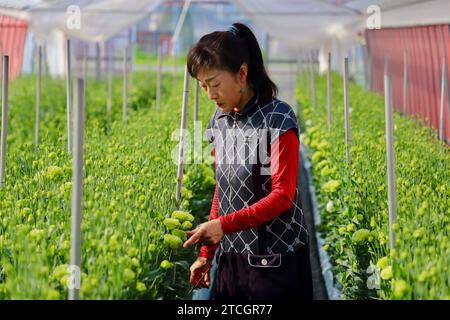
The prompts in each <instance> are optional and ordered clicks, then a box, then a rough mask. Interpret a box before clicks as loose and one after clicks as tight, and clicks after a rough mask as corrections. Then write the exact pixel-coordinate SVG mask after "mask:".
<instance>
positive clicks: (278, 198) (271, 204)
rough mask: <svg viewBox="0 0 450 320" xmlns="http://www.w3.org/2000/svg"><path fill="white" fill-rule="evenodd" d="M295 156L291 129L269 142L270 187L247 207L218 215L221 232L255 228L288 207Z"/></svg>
mask: <svg viewBox="0 0 450 320" xmlns="http://www.w3.org/2000/svg"><path fill="white" fill-rule="evenodd" d="M276 150H278V151H279V152H278V154H279V157H276V156H274V155H276V153H277V152H276ZM298 156H299V141H298V137H297V134H296V132H295V129H290V130H288V131H287V132H286V133H284V134H282V135H281V136H280V137H279V138H278V139H277V140H275V141H274V142H273V143H272V145H271V162H270V174H271V178H272V191H271V192H270V193H269V194H268V195H267V196H266V197H264V198H262V199H261V200H259V201H258V202H256V203H254V204H252V205H251V206H249V207H248V208H243V209H241V210H238V211H235V212H233V213H231V214H228V215H225V216H221V217H220V218H219V219H220V222H221V224H222V230H223V232H224V233H225V234H228V233H232V232H238V231H242V230H248V229H252V228H256V227H258V226H260V225H262V224H264V223H266V222H268V221H270V220H272V219H273V218H275V217H276V216H278V215H280V214H281V213H283V212H285V211H287V210H288V209H290V208H291V207H292V205H293V200H294V197H295V188H296V185H297V175H298ZM277 160H278V161H277Z"/></svg>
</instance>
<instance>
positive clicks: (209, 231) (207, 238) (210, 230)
mask: <svg viewBox="0 0 450 320" xmlns="http://www.w3.org/2000/svg"><path fill="white" fill-rule="evenodd" d="M186 234H187V236H188V237H189V239H188V240H187V241H186V242H185V243H184V244H183V247H184V248H187V247H188V246H190V245H192V244H196V243H199V242H200V243H202V244H204V245H215V244H218V243H219V242H220V240H222V237H223V230H222V224H221V223H220V220H219V219H214V220H211V221H208V222H205V223H202V224H200V225H199V226H198V227H197V228H195V229H194V230H192V231H188V232H187V233H186Z"/></svg>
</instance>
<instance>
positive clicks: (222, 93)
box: [197, 64, 247, 112]
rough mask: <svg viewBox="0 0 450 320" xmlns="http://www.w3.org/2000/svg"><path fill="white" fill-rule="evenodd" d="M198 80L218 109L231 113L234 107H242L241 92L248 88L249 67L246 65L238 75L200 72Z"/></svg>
mask: <svg viewBox="0 0 450 320" xmlns="http://www.w3.org/2000/svg"><path fill="white" fill-rule="evenodd" d="M197 79H198V81H199V83H200V85H201V87H202V88H203V89H204V90H205V92H206V93H207V95H208V98H209V99H210V100H213V101H214V102H215V103H216V105H217V107H219V108H220V109H221V110H222V111H223V112H231V111H233V108H234V107H240V106H238V104H239V103H240V101H241V96H242V93H241V92H240V90H241V89H242V88H246V79H247V66H246V65H245V64H244V65H243V66H242V67H241V69H240V70H239V72H238V73H237V74H233V73H231V72H229V71H224V70H218V69H204V70H200V72H199V73H198V74H197Z"/></svg>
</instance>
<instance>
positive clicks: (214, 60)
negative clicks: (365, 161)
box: [184, 23, 312, 300]
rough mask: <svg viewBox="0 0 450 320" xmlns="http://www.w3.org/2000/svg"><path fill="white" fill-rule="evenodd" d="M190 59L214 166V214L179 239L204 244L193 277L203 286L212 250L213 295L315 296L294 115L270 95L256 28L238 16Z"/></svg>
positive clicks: (206, 284)
mask: <svg viewBox="0 0 450 320" xmlns="http://www.w3.org/2000/svg"><path fill="white" fill-rule="evenodd" d="M187 65H188V71H189V73H190V75H191V76H192V77H195V78H196V79H197V80H198V81H199V82H200V84H201V86H202V88H203V89H204V90H205V91H206V92H207V94H208V97H209V98H210V99H211V100H214V102H215V103H216V105H217V109H216V111H215V114H214V115H213V117H212V118H211V120H210V122H209V124H208V128H207V131H206V137H207V138H208V140H209V142H210V143H213V144H214V156H215V168H216V188H215V192H214V198H213V204H212V208H211V212H210V219H209V221H208V222H206V223H203V224H200V225H199V226H198V227H197V228H196V229H194V230H192V231H190V232H188V236H189V239H188V240H187V241H186V242H185V243H184V247H187V246H189V245H192V244H196V243H201V244H203V246H202V248H201V250H200V254H199V257H198V259H197V260H196V261H195V262H194V263H193V264H192V266H191V268H190V271H191V276H190V282H191V283H192V284H193V285H195V286H197V287H199V288H206V287H209V285H210V274H209V269H210V267H211V261H212V259H213V258H214V256H215V253H216V250H217V251H218V252H217V271H216V276H215V278H214V285H213V288H212V299H214V300H226V299H249V300H253V299H286V298H289V299H299V298H300V299H312V280H311V267H310V262H309V241H308V240H309V235H308V232H307V228H306V225H305V220H304V217H303V211H302V209H301V202H300V196H299V194H298V190H297V175H298V165H299V138H298V136H299V132H298V127H297V120H296V117H295V114H294V112H293V111H292V109H291V107H290V106H289V105H288V104H286V103H285V102H282V101H280V100H278V99H277V98H276V95H277V91H278V89H277V87H276V85H275V84H274V83H273V82H272V81H271V80H270V78H269V77H268V75H267V73H266V71H265V68H264V63H263V59H262V54H261V49H260V47H259V45H258V42H257V40H256V38H255V36H254V34H253V33H252V31H251V30H250V29H249V28H248V27H246V26H245V25H243V24H240V23H234V24H233V25H232V27H230V28H229V30H228V31H223V32H221V31H216V32H213V33H210V34H207V35H205V36H203V37H202V38H201V39H200V41H199V42H198V43H197V44H196V45H195V46H194V47H192V48H191V50H190V51H189V53H188V62H187Z"/></svg>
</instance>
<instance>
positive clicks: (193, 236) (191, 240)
mask: <svg viewBox="0 0 450 320" xmlns="http://www.w3.org/2000/svg"><path fill="white" fill-rule="evenodd" d="M194 231H195V230H193V231H192V233H191V236H190V238H189V239H188V240H187V241H186V242H185V243H183V248H187V247H189V246H190V245H192V244H194V243H197V242H199V240H200V239H201V238H202V236H203V234H204V231H203V229H198V230H197V231H196V232H195V233H193V232H194ZM187 235H188V236H189V233H188V234H187Z"/></svg>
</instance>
